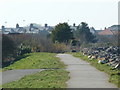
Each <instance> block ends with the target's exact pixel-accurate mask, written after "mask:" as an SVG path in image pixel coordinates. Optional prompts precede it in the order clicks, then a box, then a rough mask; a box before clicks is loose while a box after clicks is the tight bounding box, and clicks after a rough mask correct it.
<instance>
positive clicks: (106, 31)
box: [98, 29, 113, 36]
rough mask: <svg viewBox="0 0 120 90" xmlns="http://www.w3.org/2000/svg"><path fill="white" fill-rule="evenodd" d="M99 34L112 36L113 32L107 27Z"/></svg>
mask: <svg viewBox="0 0 120 90" xmlns="http://www.w3.org/2000/svg"><path fill="white" fill-rule="evenodd" d="M98 35H105V36H111V35H113V32H112V31H111V30H110V29H105V30H102V31H101V32H98Z"/></svg>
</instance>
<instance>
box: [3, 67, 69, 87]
mask: <svg viewBox="0 0 120 90" xmlns="http://www.w3.org/2000/svg"><path fill="white" fill-rule="evenodd" d="M68 74H69V73H68V72H67V71H65V70H64V69H59V70H45V71H42V72H39V73H36V74H32V75H28V76H25V77H23V78H22V79H20V80H18V81H13V82H11V83H7V84H4V85H3V86H2V87H3V88H65V87H66V86H67V85H66V83H65V82H66V81H67V80H68V79H69V77H68Z"/></svg>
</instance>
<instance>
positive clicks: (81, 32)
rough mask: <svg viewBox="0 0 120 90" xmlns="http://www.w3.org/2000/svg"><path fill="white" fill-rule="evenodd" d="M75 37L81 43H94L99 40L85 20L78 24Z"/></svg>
mask: <svg viewBox="0 0 120 90" xmlns="http://www.w3.org/2000/svg"><path fill="white" fill-rule="evenodd" d="M75 37H76V38H77V39H78V40H79V41H80V42H81V43H89V42H92V43H94V42H96V41H97V40H96V39H95V36H94V35H93V34H92V33H91V32H90V29H89V27H88V24H87V23H85V22H81V25H78V27H77V30H76V31H75Z"/></svg>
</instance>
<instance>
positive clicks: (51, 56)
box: [3, 53, 65, 71]
mask: <svg viewBox="0 0 120 90" xmlns="http://www.w3.org/2000/svg"><path fill="white" fill-rule="evenodd" d="M25 55H26V57H24V58H22V59H20V60H19V61H16V62H15V63H13V64H11V65H10V66H8V67H5V68H3V71H5V70H11V69H46V68H65V65H64V63H63V62H60V61H59V58H57V57H55V55H56V54H55V53H30V54H25Z"/></svg>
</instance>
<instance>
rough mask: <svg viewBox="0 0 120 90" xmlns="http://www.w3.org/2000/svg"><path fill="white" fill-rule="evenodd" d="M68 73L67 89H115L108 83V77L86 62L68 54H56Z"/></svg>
mask: <svg viewBox="0 0 120 90" xmlns="http://www.w3.org/2000/svg"><path fill="white" fill-rule="evenodd" d="M57 57H59V58H60V59H61V61H63V62H64V63H65V64H66V65H68V66H67V70H68V71H69V72H70V79H69V80H68V82H66V83H67V85H68V88H117V87H116V86H115V85H114V84H111V83H109V82H108V79H109V78H108V75H107V74H106V73H104V72H101V71H99V70H97V69H96V68H94V67H93V66H91V65H90V64H89V63H87V62H86V61H83V60H81V59H79V58H76V57H73V56H72V55H69V54H58V55H57Z"/></svg>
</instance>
